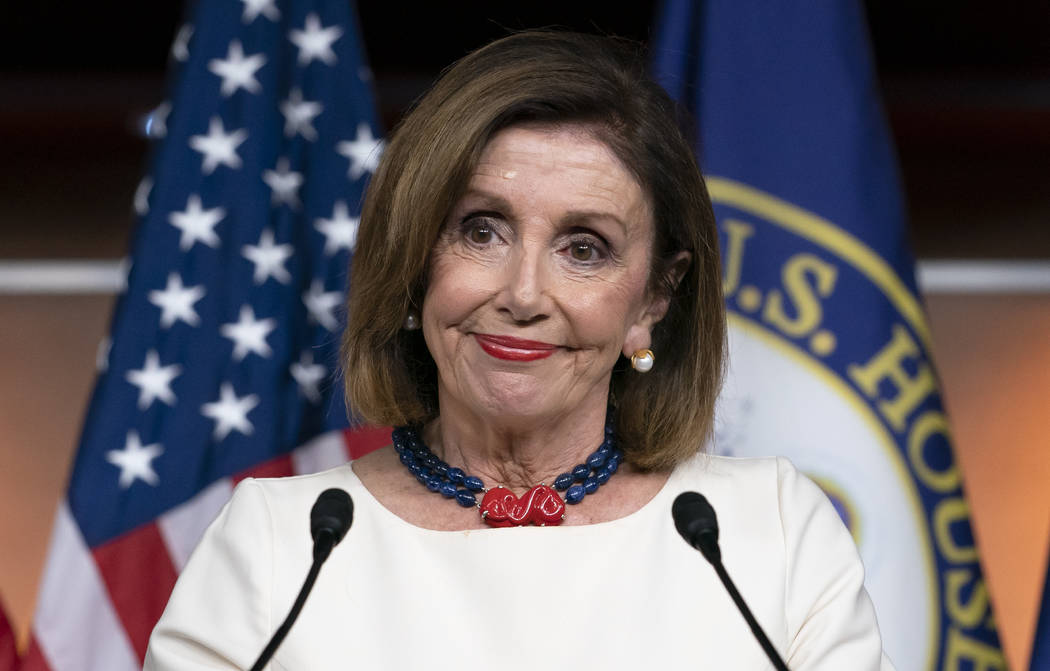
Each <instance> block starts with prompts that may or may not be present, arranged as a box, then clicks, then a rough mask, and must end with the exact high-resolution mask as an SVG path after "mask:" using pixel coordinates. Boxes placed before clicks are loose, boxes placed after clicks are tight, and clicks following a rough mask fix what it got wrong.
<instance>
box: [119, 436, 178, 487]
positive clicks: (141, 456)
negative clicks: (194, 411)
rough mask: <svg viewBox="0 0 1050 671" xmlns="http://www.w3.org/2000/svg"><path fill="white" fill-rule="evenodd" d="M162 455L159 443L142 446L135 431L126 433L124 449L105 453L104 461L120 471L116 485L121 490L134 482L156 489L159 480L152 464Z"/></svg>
mask: <svg viewBox="0 0 1050 671" xmlns="http://www.w3.org/2000/svg"><path fill="white" fill-rule="evenodd" d="M163 453H164V448H163V447H161V446H160V443H153V444H152V445H143V444H142V441H141V440H140V439H139V434H138V433H137V432H136V431H128V437H127V440H126V441H125V442H124V449H123V450H110V451H108V452H106V461H108V462H109V463H111V464H113V465H114V466H116V467H117V468H119V469H120V479H119V480H118V484H119V485H120V488H121V489H127V488H128V487H130V486H131V484H132V483H133V482H135V481H136V480H142V481H143V482H145V483H146V484H148V485H153V486H154V487H156V486H157V483H159V482H160V479H159V478H158V477H157V473H156V471H154V470H153V463H152V462H153V460H154V459H156V458H157V457H159V456H160V455H161V454H163Z"/></svg>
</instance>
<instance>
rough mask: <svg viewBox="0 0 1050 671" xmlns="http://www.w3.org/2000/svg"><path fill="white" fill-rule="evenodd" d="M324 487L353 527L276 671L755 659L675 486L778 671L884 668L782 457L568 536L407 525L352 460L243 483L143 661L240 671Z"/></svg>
mask: <svg viewBox="0 0 1050 671" xmlns="http://www.w3.org/2000/svg"><path fill="white" fill-rule="evenodd" d="M607 486H613V487H615V476H614V477H613V480H612V481H611V482H610V483H609V485H607ZM329 487H341V488H343V489H345V490H346V491H348V492H349V493H350V495H351V496H352V497H353V500H354V503H355V514H354V523H353V527H352V528H351V529H350V531H349V533H348V535H347V537H346V539H345V540H344V541H343V542H342V543H341V544H340V545H339V546H338V547H336V548H335V550H334V551H333V553H332V556H331V557H330V559H329V560H328V563H327V564H326V565H325V566H324V568H323V570H322V571H321V575H320V578H319V579H318V581H317V584H316V586H315V587H314V591H313V594H312V595H311V596H310V599H309V600H308V601H307V602H306V606H305V608H304V609H303V612H302V614H301V616H300V618H299V621H298V622H297V623H296V624H295V626H294V627H293V628H292V630H291V633H290V634H289V635H288V638H287V639H286V640H285V642H284V644H283V645H282V646H281V647H280V649H279V650H278V651H277V655H276V656H275V658H274V661H273V662H272V663H271V665H270V666H269V667H268V668H270V669H273V670H275V671H276V670H294V671H307V670H310V671H324V670H328V669H333V670H334V669H340V670H348V669H352V670H355V671H364V670H369V669H399V670H400V669H424V668H429V669H433V668H442V669H499V670H501V671H502V670H510V669H522V670H526V669H527V670H529V671H536V670H537V669H570V670H576V669H580V670H582V669H602V670H606V669H625V670H626V669H629V670H631V671H638V670H639V669H652V668H666V669H768V668H771V666H770V664H769V663H768V661H767V660H766V657H765V655H764V653H763V652H762V650H761V648H760V647H759V645H758V643H757V642H756V641H755V639H754V638H753V637H752V634H751V631H750V630H749V629H748V627H747V625H746V624H745V622H744V619H743V617H741V615H740V614H739V613H738V611H737V610H736V607H735V606H734V605H733V603H732V601H731V600H730V598H729V596H728V595H727V594H726V592H725V590H724V589H723V588H722V585H721V583H720V582H719V581H718V578H717V576H716V574H715V572H714V570H713V569H712V567H711V566H710V565H709V564H708V563H707V562H706V561H705V560H704V559H703V557H702V556H701V555H700V553H698V552H697V551H695V550H694V549H692V548H691V547H689V546H688V545H686V543H685V542H683V541H682V539H681V537H680V536H679V535H678V533H677V532H676V531H675V528H674V524H673V521H672V519H671V514H670V510H671V502H672V501H673V500H674V498H675V496H677V495H678V494H679V493H680V492H682V491H686V490H696V491H699V492H701V493H703V494H704V495H705V496H707V498H708V500H710V502H711V503H712V505H713V506H714V508H715V510H716V511H717V513H718V518H719V523H720V528H721V537H720V544H721V548H722V558H723V561H724V563H725V566H726V567H727V570H728V572H729V574H730V576H732V578H733V580H734V581H735V582H736V585H737V587H738V588H739V590H740V592H741V593H742V594H743V596H744V598H745V599H746V600H747V601H748V603H749V604H750V606H751V609H752V611H753V612H754V614H755V617H756V618H757V619H758V621H759V623H760V624H761V625H762V627H763V628H764V629H765V631H766V633H767V634H768V635H769V638H770V639H771V640H772V642H773V645H774V646H775V647H776V648H777V649H778V650H779V651H780V653H781V655H782V656H783V658H784V659H785V661H786V662H787V665H788V667H789V668H790V669H793V670H794V671H815V670H817V669H820V670H823V671H842V670H843V669H849V670H850V671H867V670H870V671H876V670H883V671H885V670H886V669H892V666H891V665H890V663H889V661H888V660H887V658H886V657H885V655H884V654H883V652H882V643H881V639H880V637H879V630H878V625H877V623H876V621H875V612H874V609H873V608H872V604H871V601H870V599H869V598H868V595H867V593H866V592H865V591H864V587H863V578H864V569H863V567H862V565H861V562H860V559H859V557H858V554H857V551H856V548H855V547H854V545H853V541H852V539H851V538H850V536H849V533H848V532H847V531H846V529H845V527H844V526H843V525H842V523H841V521H840V520H839V518H838V516H837V514H836V513H835V510H834V509H833V508H832V506H831V504H830V502H829V501H828V500H827V497H825V496H824V494H823V493H822V492H821V491H820V489H819V488H817V486H816V485H814V484H813V483H812V482H811V481H810V480H808V479H807V478H805V477H804V476H802V475H801V474H799V473H798V472H797V471H796V470H795V469H794V467H793V466H792V465H791V464H790V463H789V462H788V461H787V460H785V459H782V458H763V459H730V458H725V457H708V456H704V455H700V456H697V457H696V458H694V459H692V460H691V461H689V462H687V463H686V464H683V465H682V466H680V467H679V468H677V469H676V470H675V471H674V472H673V473H672V475H671V477H670V478H669V479H668V481H667V484H666V485H665V486H664V487H663V489H662V490H661V491H660V492H659V493H658V494H657V495H656V496H655V497H654V498H653V499H652V501H650V502H649V503H647V504H646V505H645V506H643V507H642V508H641V509H640V510H638V511H637V512H635V513H633V514H631V515H628V516H627V517H624V518H621V519H619V520H615V521H613V522H606V523H602V524H594V525H588V526H578V527H546V528H537V527H519V528H506V529H485V530H480V531H454V532H448V531H431V530H426V529H421V528H419V527H415V526H413V525H411V524H409V523H407V522H405V521H404V520H402V519H400V518H399V517H396V516H395V515H394V514H393V513H391V512H390V511H388V510H387V509H386V508H384V507H383V506H382V505H380V504H379V502H378V501H377V500H376V499H375V498H374V497H373V496H372V495H371V494H370V493H369V492H368V490H367V489H365V487H364V486H363V485H362V484H361V481H360V480H358V478H357V476H356V475H355V474H354V472H353V470H352V469H351V468H350V466H349V465H345V466H342V467H339V468H336V469H333V470H330V471H327V472H324V473H320V474H316V475H308V476H300V477H293V478H281V479H273V480H246V481H244V482H242V483H241V484H240V485H239V486H238V487H237V489H236V491H235V492H234V495H233V498H232V499H231V501H230V502H229V503H228V504H227V506H226V507H225V508H224V509H223V511H222V512H221V513H220V515H219V517H218V518H217V519H216V520H215V522H214V523H213V524H212V525H211V527H210V528H209V529H208V531H207V532H206V534H205V535H204V538H203V540H202V541H201V543H200V545H199V547H198V548H197V549H196V551H195V552H194V553H193V556H192V557H191V559H190V561H189V564H188V565H187V566H186V568H185V570H184V571H183V573H182V575H181V576H180V578H179V581H178V584H177V585H176V587H175V591H174V593H173V594H172V597H171V600H170V602H169V603H168V606H167V609H166V610H165V611H164V615H163V616H162V618H161V620H160V622H159V623H158V624H157V627H156V629H155V630H154V632H153V636H152V638H151V639H150V645H149V651H148V652H147V654H146V664H145V669H147V670H149V671H169V670H170V671H175V670H178V671H193V670H203V669H247V668H249V667H250V666H251V665H252V663H253V662H254V661H255V659H256V657H257V656H258V654H259V652H260V651H261V650H262V648H263V647H264V646H265V644H266V642H267V640H268V639H269V637H270V635H271V634H272V632H273V631H274V630H275V629H276V627H277V626H278V625H279V624H280V623H281V622H282V620H283V619H284V617H285V615H286V614H287V612H288V609H289V608H290V606H291V604H292V602H293V601H294V599H295V596H296V594H297V593H298V591H299V588H300V586H301V584H302V581H303V579H304V577H305V576H306V573H307V570H308V569H309V566H310V561H311V539H310V531H309V511H310V508H311V506H312V505H313V502H314V500H315V499H316V497H317V495H318V494H319V493H320V492H321V491H323V490H325V489H327V488H329ZM597 496H599V497H600V496H601V493H600V492H599V493H598V494H597ZM434 505H436V506H440V505H445V506H455V505H456V504H455V503H454V502H453V501H450V500H447V499H443V498H442V497H441V496H440V495H437V494H435V495H434Z"/></svg>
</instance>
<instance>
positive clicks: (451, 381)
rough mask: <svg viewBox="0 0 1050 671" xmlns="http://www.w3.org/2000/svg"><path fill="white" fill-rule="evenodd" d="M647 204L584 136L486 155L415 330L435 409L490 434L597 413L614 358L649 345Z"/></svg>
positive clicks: (654, 307)
mask: <svg viewBox="0 0 1050 671" xmlns="http://www.w3.org/2000/svg"><path fill="white" fill-rule="evenodd" d="M652 243H653V222H652V215H651V211H650V206H649V203H648V199H647V198H646V196H645V194H644V193H643V191H642V188H641V187H640V186H639V184H638V183H637V182H636V181H635V179H634V177H633V176H632V175H631V173H630V172H629V171H628V170H627V169H626V168H625V167H624V166H623V165H622V164H621V163H620V161H619V159H618V158H617V157H616V156H615V154H613V152H612V151H611V150H610V149H609V148H608V147H607V146H606V145H604V144H603V143H602V142H600V141H598V140H596V139H595V138H594V137H593V136H592V135H591V134H589V133H588V132H587V130H586V128H584V127H580V126H572V125H568V126H543V125H531V124H530V125H522V126H514V127H511V128H507V129H505V130H503V131H501V132H499V133H498V134H496V135H495V136H494V137H493V138H492V140H491V141H490V142H489V143H488V145H487V146H486V147H485V150H484V152H483V153H482V156H481V160H480V161H479V163H478V166H477V168H476V170H475V171H474V173H473V175H472V176H471V179H470V182H469V184H468V187H467V189H466V192H465V193H464V194H463V196H462V197H461V198H460V199H459V201H458V202H457V203H456V204H455V206H454V207H453V209H452V213H451V215H450V217H449V219H448V220H447V221H446V222H445V224H444V229H443V231H442V233H441V235H440V237H439V240H438V242H437V244H436V245H435V247H434V250H433V253H432V257H431V264H430V277H429V284H428V289H427V293H426V296H425V298H424V301H423V333H424V337H425V338H426V343H427V347H428V348H429V350H430V353H431V355H432V356H433V358H434V361H435V362H436V363H437V368H438V373H439V383H438V384H439V399H440V403H441V407H442V411H443V412H444V411H445V410H446V409H447V408H448V404H450V403H452V404H458V405H459V406H460V409H461V410H463V411H466V412H468V413H471V414H474V415H475V416H477V417H480V418H483V419H484V418H488V419H490V420H492V421H494V422H495V423H496V424H500V423H503V424H512V423H514V420H515V419H518V420H537V419H557V418H558V417H564V416H569V415H572V414H573V413H599V416H604V412H605V405H606V402H607V394H608V389H609V381H610V375H611V372H612V368H613V365H614V364H615V363H616V361H617V358H618V357H619V355H620V353H621V352H623V353H625V354H627V355H628V356H629V355H630V354H631V353H633V351H634V350H636V349H639V348H644V347H648V346H649V334H650V329H651V327H652V325H653V324H654V323H655V322H656V321H658V320H659V318H660V317H662V316H663V313H664V311H665V310H666V301H665V300H653V299H652V297H650V296H649V295H648V293H647V284H648V277H649V268H650V255H651V251H650V250H651V248H652Z"/></svg>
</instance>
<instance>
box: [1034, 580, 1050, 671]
mask: <svg viewBox="0 0 1050 671" xmlns="http://www.w3.org/2000/svg"><path fill="white" fill-rule="evenodd" d="M1029 668H1030V670H1031V671H1050V560H1048V561H1047V564H1046V579H1045V580H1044V581H1043V601H1042V606H1041V607H1040V609H1039V622H1038V623H1037V624H1036V626H1035V640H1034V641H1033V643H1032V663H1031V665H1030V666H1029Z"/></svg>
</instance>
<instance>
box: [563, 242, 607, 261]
mask: <svg viewBox="0 0 1050 671" xmlns="http://www.w3.org/2000/svg"><path fill="white" fill-rule="evenodd" d="M569 255H570V256H571V257H572V258H574V259H576V260H577V261H585V262H588V261H589V262H593V261H598V260H599V259H601V257H602V253H601V250H600V249H599V248H598V245H597V244H595V243H594V242H592V241H590V240H573V241H572V242H571V243H569Z"/></svg>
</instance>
